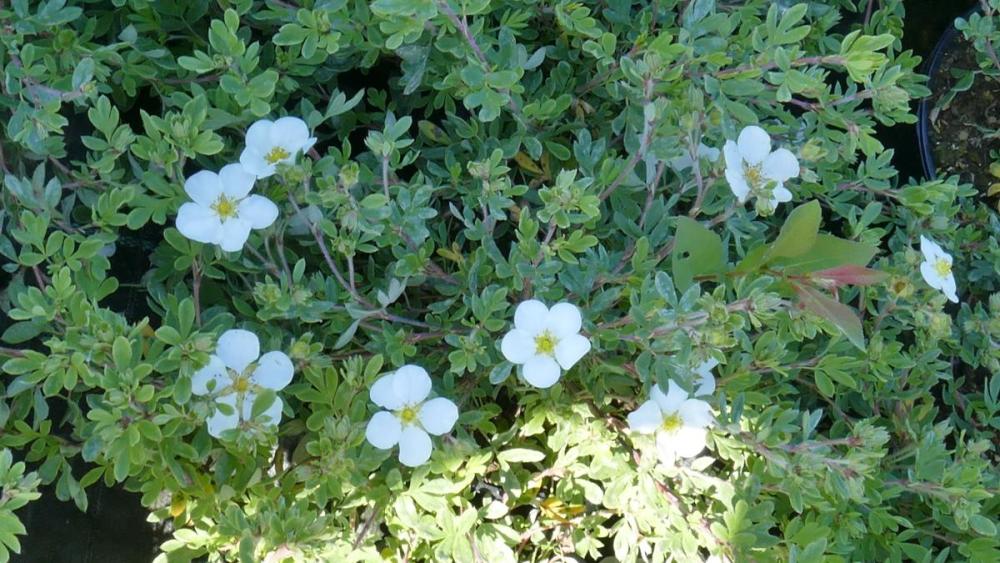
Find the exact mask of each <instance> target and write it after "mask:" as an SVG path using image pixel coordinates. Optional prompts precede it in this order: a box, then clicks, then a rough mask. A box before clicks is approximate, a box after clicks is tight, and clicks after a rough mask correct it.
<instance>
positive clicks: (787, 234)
mask: <svg viewBox="0 0 1000 563" xmlns="http://www.w3.org/2000/svg"><path fill="white" fill-rule="evenodd" d="M822 220H823V211H822V208H821V207H820V206H819V202H818V201H816V200H813V201H810V202H809V203H805V204H802V205H800V206H798V207H796V208H795V209H793V210H792V212H791V213H790V214H789V215H788V219H786V220H785V224H784V225H782V226H781V232H780V233H778V238H776V239H774V242H772V243H771V247H770V249H769V250H768V251H767V254H766V256H765V260H766V261H770V260H771V259H773V258H781V257H791V256H800V255H802V254H805V253H806V252H808V251H809V249H811V248H812V247H813V245H815V244H816V237H817V235H818V234H819V224H820V222H821V221H822Z"/></svg>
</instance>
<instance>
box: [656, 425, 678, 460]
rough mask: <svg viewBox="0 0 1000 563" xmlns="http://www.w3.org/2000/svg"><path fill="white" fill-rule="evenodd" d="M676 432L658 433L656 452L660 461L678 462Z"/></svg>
mask: <svg viewBox="0 0 1000 563" xmlns="http://www.w3.org/2000/svg"><path fill="white" fill-rule="evenodd" d="M675 435H676V433H667V432H658V433H657V434H656V453H657V454H658V456H657V457H659V458H660V463H662V464H664V465H673V464H675V463H677V447H676V445H677V444H676V442H675V441H674V436H675Z"/></svg>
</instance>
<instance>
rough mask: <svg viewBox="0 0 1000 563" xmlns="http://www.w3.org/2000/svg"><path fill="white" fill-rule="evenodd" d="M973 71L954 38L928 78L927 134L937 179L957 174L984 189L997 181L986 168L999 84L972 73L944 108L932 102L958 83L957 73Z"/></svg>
mask: <svg viewBox="0 0 1000 563" xmlns="http://www.w3.org/2000/svg"><path fill="white" fill-rule="evenodd" d="M977 68H979V65H978V63H977V62H976V52H975V50H974V48H973V46H972V44H971V43H969V42H968V41H966V40H965V39H964V38H962V37H956V38H955V40H954V41H953V42H952V45H951V48H950V49H948V50H947V51H946V52H945V53H944V56H943V57H942V59H941V62H940V65H939V66H938V69H937V72H936V73H935V74H934V76H931V82H930V88H931V91H932V94H931V102H932V106H931V107H932V108H933V109H932V110H931V112H930V129H929V132H928V136H929V138H930V143H931V151H932V153H933V155H934V162H935V168H936V171H937V175H938V177H947V176H951V175H953V174H958V175H959V176H960V177H961V179H962V180H963V181H966V182H971V183H972V184H974V185H975V186H976V187H978V188H981V189H983V190H985V189H986V188H988V187H989V186H990V184H992V183H994V182H997V181H1000V178H996V177H994V176H993V175H991V174H990V172H989V168H990V164H992V163H993V162H994V161H995V155H997V154H998V153H1000V134H997V130H998V129H1000V83H998V82H997V81H996V80H994V79H992V78H989V77H985V76H983V75H977V76H976V79H975V82H974V83H973V85H972V87H971V88H970V89H968V90H966V91H965V92H958V93H957V94H956V95H955V97H954V99H953V100H951V102H950V103H948V104H947V105H946V106H944V107H938V101H939V100H941V99H942V98H943V97H944V96H946V95H947V94H948V92H949V90H950V89H951V88H952V86H954V85H955V83H957V82H958V80H959V79H960V77H961V75H962V74H964V73H963V72H962V71H971V70H974V69H977Z"/></svg>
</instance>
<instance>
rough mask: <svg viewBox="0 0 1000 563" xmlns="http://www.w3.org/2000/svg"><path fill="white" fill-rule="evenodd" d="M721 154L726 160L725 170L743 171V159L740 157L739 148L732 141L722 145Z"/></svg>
mask: <svg viewBox="0 0 1000 563" xmlns="http://www.w3.org/2000/svg"><path fill="white" fill-rule="evenodd" d="M722 154H723V156H725V158H726V168H729V169H732V170H743V157H742V156H740V148H739V147H738V146H737V145H736V143H734V142H733V141H726V144H724V145H722Z"/></svg>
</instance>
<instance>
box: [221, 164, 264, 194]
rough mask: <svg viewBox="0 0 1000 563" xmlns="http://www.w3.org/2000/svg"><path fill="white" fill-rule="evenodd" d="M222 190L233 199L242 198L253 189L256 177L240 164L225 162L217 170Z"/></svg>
mask: <svg viewBox="0 0 1000 563" xmlns="http://www.w3.org/2000/svg"><path fill="white" fill-rule="evenodd" d="M219 180H221V181H222V191H223V192H225V194H226V195H227V196H229V197H231V198H233V199H243V198H244V197H246V196H247V194H248V193H250V190H252V189H253V183H254V182H256V181H257V177H256V176H255V175H254V174H253V173H251V172H248V171H247V170H246V169H245V168H243V165H242V164H238V163H237V164H227V165H225V166H223V167H222V170H219Z"/></svg>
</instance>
